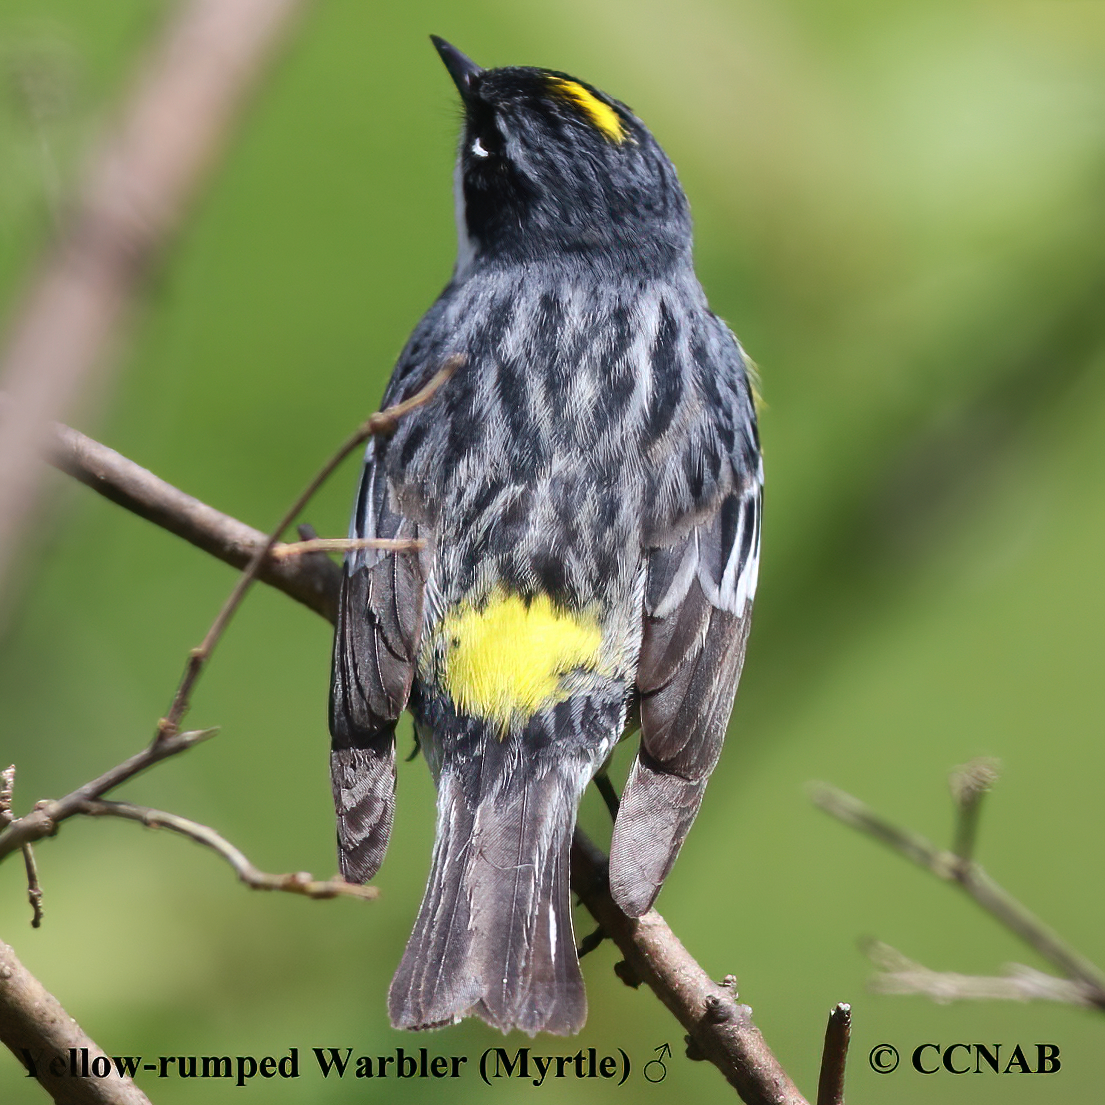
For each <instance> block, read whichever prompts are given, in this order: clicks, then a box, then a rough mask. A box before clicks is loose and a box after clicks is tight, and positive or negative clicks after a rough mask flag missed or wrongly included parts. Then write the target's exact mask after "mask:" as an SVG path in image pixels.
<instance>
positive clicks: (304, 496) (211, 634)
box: [154, 353, 465, 744]
mask: <svg viewBox="0 0 1105 1105" xmlns="http://www.w3.org/2000/svg"><path fill="white" fill-rule="evenodd" d="M464 360H465V359H464V357H463V356H461V355H460V354H459V353H455V354H453V356H451V357H447V358H446V359H445V363H444V364H443V365H442V366H441V368H440V369H439V370H438V371H437V372H436V373H435V374H434V376H433V378H432V379H431V380H430V382H429V383H428V384H426V386H425V387H423V388H421V389H420V390H419V391H417V392H415V394H414V395H412V396H411V397H410V398H409V399H404V400H403V401H402V402H401V403H396V404H395V405H394V406H392V407H388V409H387V410H385V411H378V412H377V413H376V414H373V415H371V416H370V417H369V418H368V419H367V421H365V422H364V423H362V425H361V426H359V427H358V428H357V429H356V430H355V431H354V432H353V433H352V434H350V436H349V437H348V438H346V439H345V441H344V442H342V444H341V445H340V446H339V447H338V449H337V451H336V452H335V453H334V454H333V456H331V457H330V459H329V460H328V461H327V462H326V463H325V464H324V465H323V466H322V467H321V468H320V469H319V471H318V472H317V473H316V474H315V476H314V478H313V479H312V480H311V482H310V483H308V484H307V486H306V488H304V490H303V492H302V493H301V494H300V495H299V497H298V498H297V499H296V500H295V502H294V503H292V505H291V506H290V507H289V508H288V511H287V513H285V515H284V517H283V518H281V519H280V521H279V523H277V526H276V528H275V529H274V530H273V531H272V533H270V534H269V536H268V537H267V538H266V539H265V543H264V544H263V545H262V546H261V547H260V548H259V549H257V551H256V552H255V553H254V554H253V556H252V557H251V558H250V561H249V563H248V564H247V565H246V568H245V571H244V572H242V574H241V576H240V577H239V579H238V582H237V584H235V586H234V590H232V591H231V592H230V596H229V598H227V600H226V602H224V603H223V606H222V609H221V610H220V611H219V613H218V615H217V616H216V617H215V620H214V622H212V624H211V628H210V629H209V630H208V631H207V635H206V636H205V637H204V638H203V641H202V642H200V645H199V647H198V648H194V649H192V652H191V655H190V656H189V657H188V663H187V665H186V667H185V669H184V675H183V676H182V677H181V680H180V685H179V686H178V687H177V691H176V694H175V695H174V696H173V704H172V706H171V707H170V708H169V713H168V715H167V716H166V717H164V718H162V720H161V721H160V722H159V724H158V727H157V735H156V736H155V737H154V743H155V744H157V743H159V742H160V741H163V740H165V739H166V738H168V737H170V736H172V735H173V734H174V733H176V731H177V729H178V728H179V727H180V723H181V721H182V720H183V718H184V715H185V714H186V713H187V712H188V706H189V704H190V699H191V695H192V690H193V688H194V687H195V685H196V680H197V679H199V677H200V674H201V672H202V671H203V668H204V666H205V665H206V663H207V661H208V660H209V659H210V657H211V653H212V652H213V651H214V649H215V645H216V644H218V642H219V639H220V638H221V637H222V635H223V631H224V630H225V629H226V627H227V625H228V624H229V623H230V619H231V618H232V617H233V616H234V614H235V612H236V611H237V609H238V607H239V606H241V604H242V600H243V599H244V598H245V597H246V592H248V591H249V589H250V587H252V586H253V584H254V581H255V580H256V579H257V578H258V574H259V573H260V571H261V565H262V564H264V563H265V561H266V560H267V559H268V558H269V554H270V553H271V552H272V550H273V547H274V546H275V545H276V543H277V541H279V540H280V535H281V534H282V533H283V532H284V531H285V530H286V529H287V528H288V527H289V526H290V525H291V524H292V522H294V521H295V519H296V517H297V516H298V515H299V513H300V511H302V510H303V508H304V507H305V506H306V505H307V503H309V502H310V501H311V499H312V498H314V496H315V493H316V492H317V491H318V489H319V488H320V487H322V485H323V484H324V483H325V482H326V481H327V480H328V479H329V478H330V476H331V475H332V474H333V472H334V470H335V469H336V468H337V467H338V465H339V464H341V462H342V461H343V460H345V458H346V457H347V456H349V454H350V453H352V452H353V450H354V449H357V448H358V447H359V446H361V445H363V444H364V443H365V442H366V441H367V440H368V439H369V438H370V437H372V436H373V435H374V434H391V433H394V432H395V427H396V424H397V423H398V420H399V419H400V418H401V417H402V416H403V415H405V414H408V413H409V412H410V411H412V410H415V409H416V408H418V407H421V406H422V405H423V404H425V403H428V402H429V401H430V400H431V399H432V398H433V397H434V396H435V395H436V394H437V391H438V389H439V388H440V387H441V386H442V385H443V384H444V383H445V382H446V381H447V380H448V379H449V378H450V377H451V376H452V375H453V373H454V372H456V370H457V369H458V368H460V366H461V365H463V364H464Z"/></svg>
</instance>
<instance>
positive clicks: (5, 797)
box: [0, 764, 15, 825]
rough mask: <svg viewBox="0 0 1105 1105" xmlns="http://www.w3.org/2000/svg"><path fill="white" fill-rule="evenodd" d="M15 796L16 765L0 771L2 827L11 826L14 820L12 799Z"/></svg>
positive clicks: (0, 817) (0, 815) (0, 816)
mask: <svg viewBox="0 0 1105 1105" xmlns="http://www.w3.org/2000/svg"><path fill="white" fill-rule="evenodd" d="M14 794H15V764H12V765H11V766H10V767H6V768H4V770H3V771H0V825H10V824H11V823H12V820H13V818H14V816H15V815H14V814H13V813H12V797H13V795H14Z"/></svg>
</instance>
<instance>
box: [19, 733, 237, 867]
mask: <svg viewBox="0 0 1105 1105" xmlns="http://www.w3.org/2000/svg"><path fill="white" fill-rule="evenodd" d="M217 732H218V730H217V729H199V730H194V731H191V732H188V733H176V734H175V735H174V736H173V737H171V738H167V739H166V740H164V741H161V742H160V743H159V744H156V745H150V746H149V747H148V748H145V749H143V750H142V751H141V752H139V753H138V754H137V755H134V756H131V758H130V759H129V760H124V761H123V762H122V763H121V764H117V765H116V766H115V767H113V768H111V770H110V771H105V772H104V773H103V775H101V776H100V777H99V778H97V779H93V780H92V781H91V782H88V783H85V784H84V786H81V787H78V788H77V789H76V790H74V791H72V792H70V793H69V794H67V795H66V796H65V797H64V798H57V799H47V800H45V801H42V802H39V803H38V804H37V805H36V806H35V808H34V809H33V810H32V811H31V812H30V813H28V814H26V815H25V816H24V817H17V818H16V819H15V820H14V821H12V822H11V823H10V824H9V825H8V826H7V827H6V828H5V829H4V830H3V832H0V860H2V859H3V858H4V857H5V856H7V855H10V854H11V853H12V852H14V851H17V850H19V849H21V848H22V847H23V846H24V845H25V844H29V843H31V842H32V841H35V840H41V839H42V838H43V837H46V836H53V835H54V833H56V832H57V830H58V826H59V825H60V824H61V823H62V822H63V821H65V820H66V819H67V818H70V817H72V816H73V815H74V814H78V813H80V812H81V806H82V805H83V804H84V803H85V802H89V801H92V800H93V799H96V798H99V797H100V796H101V795H104V794H106V793H107V792H108V791H109V790H112V789H114V788H115V787H117V786H119V784H120V783H125V782H126V781H127V780H128V779H133V778H134V776H135V775H137V774H138V773H139V772H141V771H145V770H146V768H148V767H152V766H153V765H154V764H156V763H160V762H161V761H162V760H166V759H168V758H169V757H170V756H175V755H177V753H179V752H183V751H185V750H186V749H188V748H191V747H192V746H193V745H194V744H199V743H200V741H204V740H207V738H208V737H213V736H214V735H215V734H216V733H217Z"/></svg>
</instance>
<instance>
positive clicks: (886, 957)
mask: <svg viewBox="0 0 1105 1105" xmlns="http://www.w3.org/2000/svg"><path fill="white" fill-rule="evenodd" d="M864 951H865V952H866V953H867V955H868V957H869V958H870V959H871V962H872V963H874V964H875V966H877V967H878V968H879V973H878V974H877V975H875V976H874V977H873V978H872V979H871V981H870V984H869V986H870V989H871V990H872V991H873V992H874V993H876V994H921V995H923V996H924V997H927V998H931V999H932V1000H933V1001H935V1002H937V1003H938V1004H941V1005H943V1004H946V1003H948V1002H952V1001H994V1000H999V1001H1020V1002H1025V1001H1056V1002H1062V1003H1063V1004H1065V1005H1078V1006H1082V1007H1083V1008H1096V1007H1097V1006H1096V1003H1095V1001H1094V999H1093V995H1092V993H1090V992H1089V991H1088V990H1087V988H1086V986H1085V984H1084V983H1082V982H1078V981H1074V980H1072V979H1069V978H1057V977H1056V976H1055V975H1049V974H1045V973H1044V972H1043V971H1037V970H1034V969H1033V968H1032V967H1026V966H1025V965H1024V964H1023V963H1009V964H1006V967H1005V972H1006V973H1005V974H1004V975H961V974H958V973H956V972H954V971H933V970H931V969H930V968H928V967H925V966H923V965H922V964H920V963H915V962H914V961H913V960H912V959H908V958H906V956H904V955H902V953H901V952H900V951H897V950H896V949H895V948H892V947H890V945H889V944H883V943H882V942H880V941H877V940H875V941H871V942H869V943H867V944H866V945H865V946H864Z"/></svg>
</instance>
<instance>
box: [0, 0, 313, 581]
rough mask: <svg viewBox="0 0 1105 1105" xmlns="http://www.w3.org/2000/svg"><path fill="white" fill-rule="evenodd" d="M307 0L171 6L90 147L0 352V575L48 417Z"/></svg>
mask: <svg viewBox="0 0 1105 1105" xmlns="http://www.w3.org/2000/svg"><path fill="white" fill-rule="evenodd" d="M304 3H305V0H187V2H184V3H180V4H178V5H177V10H176V11H175V12H174V14H173V17H172V18H171V19H170V20H168V21H167V24H166V26H165V28H164V31H163V33H162V35H161V36H160V39H159V41H158V43H157V45H156V46H155V48H154V49H153V50H151V51H150V52H149V54H148V56H147V57H146V59H145V63H144V64H143V65H142V67H141V72H140V74H139V76H138V79H137V81H136V82H135V86H134V88H133V89H132V90H131V93H130V94H129V95H128V96H127V97H126V99H125V107H124V109H123V111H122V113H121V114H120V116H119V118H118V120H117V123H116V125H115V127H114V128H113V129H112V131H111V132H110V133H109V134H108V135H107V136H106V137H105V138H104V140H103V141H102V142H101V143H100V145H99V147H98V148H97V149H96V150H95V151H94V152H93V154H92V156H91V158H90V161H89V164H88V166H87V167H86V169H85V171H84V172H83V173H82V179H83V182H84V183H83V186H82V187H81V189H80V192H79V195H78V196H77V197H76V199H75V202H74V203H73V204H72V208H71V210H70V213H69V217H68V218H67V219H66V220H64V223H63V226H62V229H61V232H60V234H59V236H58V238H57V241H56V242H55V243H54V246H53V249H52V251H51V252H50V254H49V255H48V256H47V258H46V259H45V262H44V263H43V265H42V266H41V268H40V271H39V273H38V275H37V278H36V279H35V280H34V281H33V283H32V284H31V285H30V287H29V289H28V292H27V294H26V296H25V298H24V301H23V303H22V305H21V306H20V307H18V308H17V310H16V312H15V315H14V317H13V319H12V325H11V327H10V331H9V333H8V337H7V341H6V343H5V344H4V346H3V347H2V348H0V387H2V388H3V389H4V390H5V391H7V393H8V394H9V396H10V397H11V400H12V403H13V405H14V406H15V407H16V408H17V409H18V412H19V413H18V417H14V418H7V419H5V421H4V423H3V425H2V426H0V582H2V580H3V578H4V576H5V575H6V570H7V569H8V568H9V567H10V565H9V563H8V562H9V561H10V559H11V558H12V556H13V554H14V549H15V547H16V544H17V542H16V538H17V536H18V535H20V534H21V533H23V532H25V531H26V530H27V528H28V526H27V522H28V517H29V514H30V512H31V511H32V509H33V504H34V501H35V498H36V496H37V492H38V486H39V483H40V480H41V466H40V465H39V463H38V454H39V451H40V447H41V445H42V443H43V442H44V440H45V437H46V435H47V423H48V421H49V420H50V419H51V418H56V417H63V416H64V415H65V414H66V413H67V411H68V410H71V409H73V407H74V406H75V404H76V402H77V400H78V397H79V394H80V392H81V391H82V389H83V388H84V386H85V384H86V381H87V379H88V377H89V376H90V375H91V373H92V370H93V368H94V367H95V366H96V365H97V364H98V363H99V362H100V361H101V360H102V359H103V355H104V353H105V352H106V351H107V349H108V348H109V347H110V345H111V343H112V341H113V339H114V338H115V337H116V334H117V331H118V330H119V328H120V326H121V324H122V322H123V321H124V319H125V317H126V315H127V314H128V311H129V308H130V306H131V304H132V303H133V301H134V299H135V298H136V296H137V294H138V292H139V290H140V288H141V287H142V285H143V283H144V281H145V279H146V277H147V274H148V273H149V271H150V269H151V266H152V265H153V264H154V263H155V262H156V260H157V259H158V257H159V256H160V254H161V252H162V250H163V248H164V246H165V244H166V242H167V241H168V240H169V238H170V237H171V236H172V234H173V232H174V231H175V230H176V228H177V227H178V226H179V224H180V220H181V217H182V215H183V213H184V211H185V209H186V207H187V205H188V201H189V199H190V198H191V196H192V195H193V194H194V192H195V191H196V188H197V186H198V184H199V182H200V180H201V179H202V177H203V176H204V174H205V172H206V170H207V169H208V168H209V167H210V165H211V164H212V163H213V161H214V156H215V153H216V152H217V150H218V148H219V147H220V145H221V144H222V141H223V139H224V137H225V136H226V134H227V132H228V130H229V127H230V124H231V122H232V120H233V118H234V116H235V114H236V112H237V110H238V108H239V107H240V105H241V103H242V102H243V100H244V98H245V94H246V92H247V91H248V90H249V89H250V88H251V87H252V86H253V84H254V83H255V81H256V78H257V75H258V73H259V72H260V70H261V68H262V66H263V63H264V62H265V61H266V59H267V58H268V57H269V56H270V55H271V53H272V51H273V48H274V47H275V45H276V44H277V42H278V41H279V40H280V38H281V35H282V32H284V31H285V30H286V29H287V27H288V25H289V23H290V21H291V17H292V16H293V15H295V14H296V13H297V12H298V11H299V10H300V9H301V8H302V7H304Z"/></svg>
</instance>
